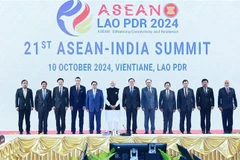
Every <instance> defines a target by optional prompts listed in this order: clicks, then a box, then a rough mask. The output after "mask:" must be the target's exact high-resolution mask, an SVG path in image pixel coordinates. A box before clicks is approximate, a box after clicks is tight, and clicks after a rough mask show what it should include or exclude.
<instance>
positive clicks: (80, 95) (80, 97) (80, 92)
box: [70, 77, 86, 134]
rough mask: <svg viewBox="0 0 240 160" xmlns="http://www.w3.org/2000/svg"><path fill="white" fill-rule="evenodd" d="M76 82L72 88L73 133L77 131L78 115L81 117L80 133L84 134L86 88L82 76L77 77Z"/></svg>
mask: <svg viewBox="0 0 240 160" xmlns="http://www.w3.org/2000/svg"><path fill="white" fill-rule="evenodd" d="M75 82H76V84H75V85H74V86H72V87H71V88H70V106H71V107H70V109H71V111H72V125H71V131H72V134H75V133H76V117H77V112H78V117H79V134H83V123H84V110H85V106H86V88H85V87H84V86H82V85H80V83H81V79H80V77H76V78H75Z"/></svg>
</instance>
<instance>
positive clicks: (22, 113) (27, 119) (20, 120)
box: [18, 109, 31, 133]
mask: <svg viewBox="0 0 240 160" xmlns="http://www.w3.org/2000/svg"><path fill="white" fill-rule="evenodd" d="M30 115H31V109H23V110H19V111H18V128H19V132H20V133H22V132H23V127H22V126H23V119H24V117H25V122H26V131H27V133H28V132H30V127H31V126H30Z"/></svg>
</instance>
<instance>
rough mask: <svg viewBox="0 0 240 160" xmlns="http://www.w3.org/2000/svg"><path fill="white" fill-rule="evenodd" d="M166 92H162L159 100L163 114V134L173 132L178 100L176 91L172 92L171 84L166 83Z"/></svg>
mask: <svg viewBox="0 0 240 160" xmlns="http://www.w3.org/2000/svg"><path fill="white" fill-rule="evenodd" d="M164 87H165V90H162V91H161V93H160V98H159V108H160V111H161V112H163V134H166V132H167V126H168V133H169V134H173V132H172V122H173V113H174V112H175V111H176V98H175V93H174V91H172V90H170V87H171V84H170V82H165V83H164Z"/></svg>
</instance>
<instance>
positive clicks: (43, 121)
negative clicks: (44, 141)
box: [38, 110, 49, 134]
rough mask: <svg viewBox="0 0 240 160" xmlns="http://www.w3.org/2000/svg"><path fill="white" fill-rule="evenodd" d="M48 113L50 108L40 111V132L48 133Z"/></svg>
mask: <svg viewBox="0 0 240 160" xmlns="http://www.w3.org/2000/svg"><path fill="white" fill-rule="evenodd" d="M48 113H49V111H48V110H43V111H38V133H42V132H44V134H47V131H48V130H47V127H48Z"/></svg>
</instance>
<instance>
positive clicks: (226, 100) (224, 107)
mask: <svg viewBox="0 0 240 160" xmlns="http://www.w3.org/2000/svg"><path fill="white" fill-rule="evenodd" d="M224 84H225V87H223V88H221V89H220V90H219V92H218V107H219V110H220V111H221V112H222V125H223V130H224V134H228V133H232V126H233V111H234V110H235V109H236V108H237V98H236V93H235V90H234V89H233V88H231V87H229V85H230V84H229V81H228V80H226V81H225V82H224Z"/></svg>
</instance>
